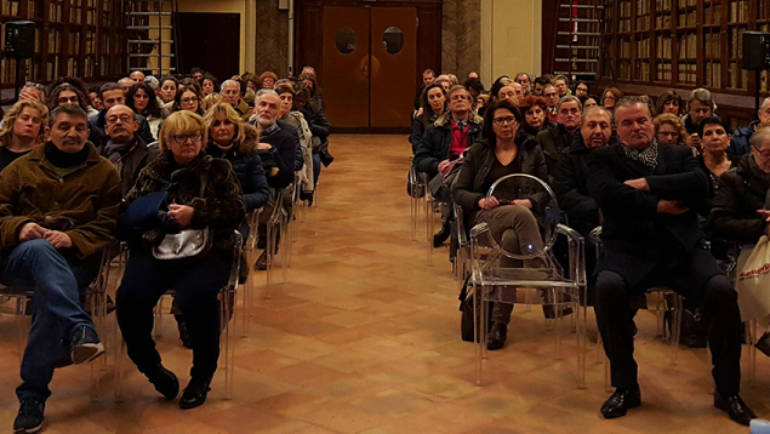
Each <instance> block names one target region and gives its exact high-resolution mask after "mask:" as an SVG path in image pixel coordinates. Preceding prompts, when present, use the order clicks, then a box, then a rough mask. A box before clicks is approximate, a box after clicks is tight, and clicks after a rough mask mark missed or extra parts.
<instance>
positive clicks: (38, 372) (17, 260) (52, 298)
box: [0, 239, 96, 401]
mask: <svg viewBox="0 0 770 434" xmlns="http://www.w3.org/2000/svg"><path fill="white" fill-rule="evenodd" d="M95 275H96V270H94V267H92V266H89V265H88V264H86V263H73V264H71V263H69V262H68V261H67V259H65V258H64V256H62V254H61V253H59V252H58V251H57V250H56V248H54V247H53V245H52V244H51V243H50V242H48V241H47V240H43V239H37V240H32V241H25V242H23V243H21V244H19V245H18V246H16V247H15V248H14V249H13V250H12V251H11V253H10V255H8V258H7V259H6V260H5V261H4V262H3V264H2V267H0V281H1V282H3V284H5V285H8V286H22V287H30V288H34V290H35V292H34V295H33V296H32V327H31V329H30V331H29V339H28V340H27V347H26V349H25V350H24V357H23V358H22V360H21V379H22V384H21V385H20V386H19V387H18V388H16V395H17V396H18V397H19V399H24V398H36V399H39V400H41V401H45V399H46V398H48V397H49V396H50V395H51V391H50V390H48V383H50V382H51V378H52V377H53V370H54V366H55V364H56V362H57V360H62V359H63V358H65V357H68V353H69V350H70V349H69V340H70V337H71V336H72V334H73V333H74V331H75V329H76V328H77V327H79V326H83V325H85V326H87V327H90V328H94V323H93V322H92V321H91V318H90V317H89V316H88V314H87V313H85V311H83V308H82V307H81V306H80V298H79V293H78V288H80V287H85V286H86V285H88V284H89V283H91V281H92V280H93V278H94V277H95Z"/></svg>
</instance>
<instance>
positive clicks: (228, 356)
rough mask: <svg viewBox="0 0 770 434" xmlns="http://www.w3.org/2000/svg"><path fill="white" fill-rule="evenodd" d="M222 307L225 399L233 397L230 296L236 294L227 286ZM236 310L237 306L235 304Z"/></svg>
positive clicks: (223, 293)
mask: <svg viewBox="0 0 770 434" xmlns="http://www.w3.org/2000/svg"><path fill="white" fill-rule="evenodd" d="M220 294H221V300H220V303H219V305H220V308H221V311H220V312H221V315H222V332H221V336H220V341H221V342H220V346H221V347H222V351H221V354H222V355H223V356H224V359H225V363H224V365H225V366H224V371H225V399H232V398H233V361H234V360H233V348H232V347H231V342H230V303H229V297H230V296H231V295H232V296H235V293H234V292H233V291H232V290H231V289H230V288H227V289H225V290H223V291H221V292H220ZM233 310H234V311H235V306H234V305H233ZM232 320H233V321H235V320H236V318H235V312H233V318H232Z"/></svg>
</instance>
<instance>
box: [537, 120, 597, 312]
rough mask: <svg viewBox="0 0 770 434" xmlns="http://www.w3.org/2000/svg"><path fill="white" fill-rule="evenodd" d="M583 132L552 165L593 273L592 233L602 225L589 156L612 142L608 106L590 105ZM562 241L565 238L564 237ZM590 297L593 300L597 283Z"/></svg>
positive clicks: (563, 256) (562, 254)
mask: <svg viewBox="0 0 770 434" xmlns="http://www.w3.org/2000/svg"><path fill="white" fill-rule="evenodd" d="M579 132H580V133H579V134H575V135H574V136H573V139H572V145H571V146H570V148H569V151H568V152H567V153H565V154H564V155H563V156H562V158H561V159H559V161H558V162H557V163H556V167H554V168H552V170H551V174H552V176H553V184H552V185H553V189H554V192H555V193H556V199H557V200H558V201H559V206H560V207H561V208H562V209H563V210H564V212H566V213H567V218H568V222H569V225H570V227H572V228H574V229H575V230H577V231H578V232H580V234H581V235H583V237H584V238H585V241H586V257H585V259H586V273H587V274H588V275H591V274H592V273H593V270H594V267H595V265H596V255H595V254H594V251H595V248H596V247H595V246H594V244H593V242H592V241H591V238H590V237H589V233H590V232H591V230H593V229H594V228H595V227H596V226H599V225H600V224H601V223H600V222H599V205H598V204H597V203H596V200H595V199H594V198H593V197H591V195H590V194H589V192H588V157H589V155H590V153H591V152H593V151H595V150H597V149H601V148H604V147H605V146H607V145H608V144H610V143H612V115H610V112H609V111H607V110H606V109H605V108H604V107H600V106H593V107H589V108H587V109H586V110H585V111H584V112H583V115H582V118H581V125H580V129H579ZM560 241H561V239H560ZM565 244H566V243H564V244H562V243H557V245H556V251H557V254H558V255H559V256H558V257H559V260H560V261H565V262H562V264H568V263H567V262H566V261H567V252H566V245H565ZM588 292H589V294H588V300H589V303H593V285H590V286H589V291H588Z"/></svg>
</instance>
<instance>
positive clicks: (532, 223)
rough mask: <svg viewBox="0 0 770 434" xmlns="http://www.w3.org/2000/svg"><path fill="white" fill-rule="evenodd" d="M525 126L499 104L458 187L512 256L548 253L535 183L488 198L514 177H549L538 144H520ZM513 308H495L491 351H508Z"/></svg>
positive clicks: (476, 218)
mask: <svg viewBox="0 0 770 434" xmlns="http://www.w3.org/2000/svg"><path fill="white" fill-rule="evenodd" d="M522 121H523V118H522V115H521V112H520V111H519V109H518V108H517V107H515V106H514V105H513V104H511V103H510V102H509V101H508V100H501V101H497V102H495V103H494V104H493V105H491V106H490V107H489V109H488V110H487V111H486V114H485V116H484V130H483V131H484V133H483V136H484V137H485V139H486V140H483V141H481V142H479V143H476V144H474V145H473V146H471V148H470V150H469V151H468V152H466V156H465V160H464V161H463V165H462V168H461V169H460V173H459V174H458V175H457V179H456V180H455V183H454V185H453V187H452V193H453V196H454V200H455V202H457V203H458V204H459V205H460V206H462V207H463V211H464V214H465V215H466V216H468V221H469V222H472V224H474V225H475V224H478V223H482V222H483V223H487V224H488V225H489V229H490V233H491V235H492V237H493V238H494V239H495V241H496V242H498V243H499V244H500V245H501V246H502V247H503V249H505V250H506V251H508V252H511V253H517V254H528V253H535V252H539V251H542V249H543V240H542V237H541V235H540V229H539V227H538V222H537V219H536V218H535V214H539V213H541V212H542V210H543V209H544V207H545V205H546V200H547V198H546V197H545V195H544V194H543V191H542V190H541V189H538V187H539V185H538V186H534V185H533V183H532V182H516V183H515V184H514V183H513V182H510V183H507V184H505V185H502V186H499V187H500V188H499V189H498V190H496V191H495V196H492V197H489V198H487V197H486V192H487V190H488V189H489V187H490V186H491V185H492V184H493V183H494V182H495V181H496V180H497V179H499V178H501V177H503V176H505V175H509V174H512V173H528V174H530V175H535V176H537V177H538V178H540V179H545V178H546V177H547V176H548V171H547V170H546V166H545V157H544V156H543V151H542V150H541V149H540V148H539V147H538V146H537V143H536V142H535V141H533V140H529V141H527V142H524V143H518V141H517V131H518V129H519V126H520V125H521V123H522ZM501 265H502V266H503V267H520V266H521V263H520V261H517V260H512V259H508V258H506V259H501ZM512 310H513V305H512V304H507V303H495V304H494V307H493V309H492V330H491V331H490V337H489V340H488V342H487V346H488V348H489V349H490V350H496V349H499V348H502V346H503V345H504V344H505V339H506V335H507V331H508V322H509V321H510V319H511V311H512Z"/></svg>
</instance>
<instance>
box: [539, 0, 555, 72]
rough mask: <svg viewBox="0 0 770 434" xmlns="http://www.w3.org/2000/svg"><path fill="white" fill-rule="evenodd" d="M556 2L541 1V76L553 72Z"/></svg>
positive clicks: (553, 0) (550, 0) (549, 0)
mask: <svg viewBox="0 0 770 434" xmlns="http://www.w3.org/2000/svg"><path fill="white" fill-rule="evenodd" d="M558 3H559V2H558V1H557V0H543V12H542V22H541V25H542V28H543V29H542V53H543V55H542V56H540V57H541V59H542V60H541V66H540V67H541V71H542V73H543V74H550V73H551V71H553V53H554V49H555V48H556V31H557V30H558V25H557V23H556V19H557V16H558V14H559V11H558V7H559V5H558Z"/></svg>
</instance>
